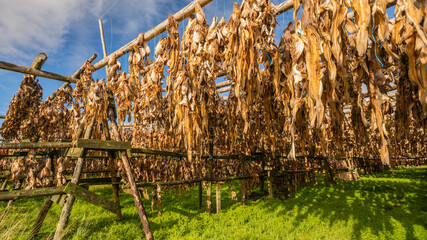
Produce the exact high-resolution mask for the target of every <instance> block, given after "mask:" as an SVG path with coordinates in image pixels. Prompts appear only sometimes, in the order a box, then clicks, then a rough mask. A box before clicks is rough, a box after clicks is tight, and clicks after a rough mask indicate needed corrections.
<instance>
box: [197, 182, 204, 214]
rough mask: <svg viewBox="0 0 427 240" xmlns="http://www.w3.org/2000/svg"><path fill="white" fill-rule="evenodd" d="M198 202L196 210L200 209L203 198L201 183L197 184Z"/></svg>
mask: <svg viewBox="0 0 427 240" xmlns="http://www.w3.org/2000/svg"><path fill="white" fill-rule="evenodd" d="M198 185H199V201H198V206H197V208H198V209H199V210H200V209H202V196H203V194H202V193H203V191H202V190H203V189H202V182H199V184H198Z"/></svg>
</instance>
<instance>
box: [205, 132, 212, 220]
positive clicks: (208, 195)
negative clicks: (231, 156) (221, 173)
mask: <svg viewBox="0 0 427 240" xmlns="http://www.w3.org/2000/svg"><path fill="white" fill-rule="evenodd" d="M209 132H210V134H209V135H210V137H209V143H208V148H209V158H208V159H207V160H208V173H207V174H208V176H207V177H208V179H209V180H208V186H207V190H206V212H208V213H212V181H211V179H212V167H213V166H212V165H213V157H212V156H213V147H214V146H213V141H214V140H213V128H210V129H209Z"/></svg>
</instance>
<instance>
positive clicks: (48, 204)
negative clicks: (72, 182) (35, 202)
mask: <svg viewBox="0 0 427 240" xmlns="http://www.w3.org/2000/svg"><path fill="white" fill-rule="evenodd" d="M52 203H53V201H52V200H51V198H50V197H49V198H46V200H45V201H44V204H43V207H42V209H41V210H40V212H39V215H38V216H37V219H36V222H35V223H34V225H33V228H32V229H31V232H30V235H29V236H28V239H33V238H34V237H35V236H36V235H37V234H38V233H39V231H40V228H41V227H42V224H43V221H44V219H45V218H46V215H47V213H48V212H49V209H50V207H51V206H52Z"/></svg>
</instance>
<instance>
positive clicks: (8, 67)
mask: <svg viewBox="0 0 427 240" xmlns="http://www.w3.org/2000/svg"><path fill="white" fill-rule="evenodd" d="M0 68H1V69H5V70H9V71H14V72H20V73H25V74H30V75H34V76H39V77H44V78H50V79H54V80H59V81H63V82H71V83H76V79H75V78H72V77H68V76H64V75H60V74H57V73H52V72H46V71H42V70H37V69H34V68H31V67H27V66H21V65H17V64H13V63H8V62H3V61H0Z"/></svg>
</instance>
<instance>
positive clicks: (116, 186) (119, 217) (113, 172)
mask: <svg viewBox="0 0 427 240" xmlns="http://www.w3.org/2000/svg"><path fill="white" fill-rule="evenodd" d="M98 23H99V33H100V35H101V43H102V52H103V54H104V57H106V56H107V47H106V46H105V38H104V28H103V26H102V20H101V19H100V18H99V19H98ZM105 72H106V74H107V78H108V66H105ZM108 101H109V104H110V106H109V107H112V108H115V107H116V105H115V103H114V97H113V94H112V93H111V92H109V93H108ZM104 125H105V126H104V132H105V138H106V139H107V140H110V139H111V136H110V131H109V129H108V121H107V120H105V121H104ZM108 161H109V164H110V174H111V181H112V182H113V185H112V188H113V195H114V202H115V203H117V204H118V205H119V206H120V198H119V184H117V177H116V164H115V161H114V152H111V151H108ZM116 219H117V220H119V221H120V220H122V219H123V216H122V210H121V209H119V211H117V215H116Z"/></svg>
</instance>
